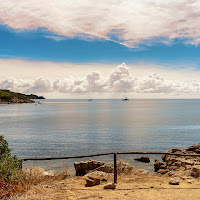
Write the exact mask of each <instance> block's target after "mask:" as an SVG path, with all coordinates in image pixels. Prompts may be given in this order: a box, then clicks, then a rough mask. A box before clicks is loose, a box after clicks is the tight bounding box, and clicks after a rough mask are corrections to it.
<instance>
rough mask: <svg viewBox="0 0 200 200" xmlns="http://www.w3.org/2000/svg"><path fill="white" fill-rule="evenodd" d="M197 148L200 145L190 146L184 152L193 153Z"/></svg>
mask: <svg viewBox="0 0 200 200" xmlns="http://www.w3.org/2000/svg"><path fill="white" fill-rule="evenodd" d="M199 147H200V143H199V144H195V145H192V146H190V147H188V148H187V149H186V150H187V151H195V150H196V149H199Z"/></svg>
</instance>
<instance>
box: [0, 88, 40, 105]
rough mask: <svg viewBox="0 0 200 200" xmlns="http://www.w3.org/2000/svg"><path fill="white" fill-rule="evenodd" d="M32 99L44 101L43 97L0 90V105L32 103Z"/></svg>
mask: <svg viewBox="0 0 200 200" xmlns="http://www.w3.org/2000/svg"><path fill="white" fill-rule="evenodd" d="M32 99H44V97H42V96H37V95H34V94H31V95H26V94H22V93H16V92H11V91H10V90H0V104H15V103H34V101H33V100H32Z"/></svg>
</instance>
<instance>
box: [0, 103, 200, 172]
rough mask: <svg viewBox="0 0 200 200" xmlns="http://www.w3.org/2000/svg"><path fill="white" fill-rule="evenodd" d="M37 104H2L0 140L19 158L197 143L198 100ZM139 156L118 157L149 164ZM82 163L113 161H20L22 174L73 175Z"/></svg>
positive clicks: (106, 158)
mask: <svg viewBox="0 0 200 200" xmlns="http://www.w3.org/2000/svg"><path fill="white" fill-rule="evenodd" d="M40 101H41V104H37V103H32V104H1V105H0V135H4V137H5V139H6V140H7V141H8V144H9V147H10V148H12V154H13V155H17V157H18V158H33V157H65V156H79V155H90V154H99V153H108V152H129V151H141V152H143V151H144V152H147V151H153V152H165V151H167V150H170V149H171V148H185V147H188V146H190V145H193V144H197V143H200V100H198V99H190V100H188V99H173V100H171V99H162V100H150V99H148V100H147V99H145V100H141V99H130V100H129V101H122V100H121V99H103V100H102V99H101V100H100V99H99V100H93V101H88V100H87V99H78V100H74V99H67V100H66V99H45V100H40ZM140 156H141V155H127V156H125V155H121V156H120V155H119V156H118V159H121V160H126V161H128V162H130V163H131V164H133V165H134V167H136V168H138V167H139V168H152V167H153V159H155V158H156V159H157V158H160V155H159V156H156V155H155V156H150V158H151V160H152V162H151V163H150V164H143V163H138V162H137V161H134V158H135V157H140ZM86 159H96V160H102V161H113V157H112V155H110V156H101V157H94V158H82V159H71V160H52V161H24V162H23V168H29V167H42V168H44V169H45V170H61V169H64V168H66V167H68V168H69V169H70V170H72V169H73V163H74V162H77V161H81V160H86Z"/></svg>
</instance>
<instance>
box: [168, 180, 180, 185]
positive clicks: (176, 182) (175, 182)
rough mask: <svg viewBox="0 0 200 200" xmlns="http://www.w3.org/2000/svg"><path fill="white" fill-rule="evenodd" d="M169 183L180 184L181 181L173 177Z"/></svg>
mask: <svg viewBox="0 0 200 200" xmlns="http://www.w3.org/2000/svg"><path fill="white" fill-rule="evenodd" d="M169 184H170V185H179V184H180V181H179V179H177V178H171V179H170V181H169Z"/></svg>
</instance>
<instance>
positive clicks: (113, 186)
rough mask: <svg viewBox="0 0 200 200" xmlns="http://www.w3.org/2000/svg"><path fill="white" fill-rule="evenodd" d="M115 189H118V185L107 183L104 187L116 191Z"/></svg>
mask: <svg viewBox="0 0 200 200" xmlns="http://www.w3.org/2000/svg"><path fill="white" fill-rule="evenodd" d="M115 188H116V183H107V184H106V185H104V187H103V189H112V190H114V189H115Z"/></svg>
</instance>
